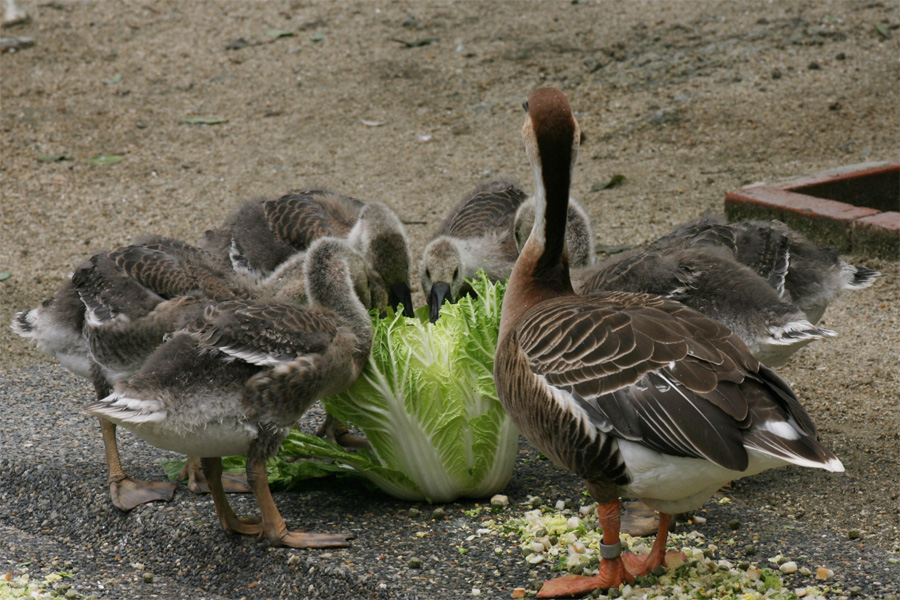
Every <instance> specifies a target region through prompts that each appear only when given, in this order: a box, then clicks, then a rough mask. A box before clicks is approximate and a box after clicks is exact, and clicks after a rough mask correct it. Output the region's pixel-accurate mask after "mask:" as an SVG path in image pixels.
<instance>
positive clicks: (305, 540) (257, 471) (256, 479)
mask: <svg viewBox="0 0 900 600" xmlns="http://www.w3.org/2000/svg"><path fill="white" fill-rule="evenodd" d="M247 481H249V482H250V489H252V490H253V494H254V496H256V502H257V504H259V512H260V514H261V515H262V533H261V535H265V537H266V539H268V540H269V543H270V544H272V545H273V546H290V547H291V548H345V547H347V546H349V545H350V540H352V539H353V538H354V537H356V536H355V535H353V534H350V533H309V532H303V531H289V530H288V528H287V525H286V524H285V522H284V519H283V518H282V517H281V513H280V512H278V507H277V506H275V500H274V499H273V498H272V492H271V490H270V489H269V477H268V474H267V473H266V464H265V462H262V461H253V460H250V459H249V458H248V459H247Z"/></svg>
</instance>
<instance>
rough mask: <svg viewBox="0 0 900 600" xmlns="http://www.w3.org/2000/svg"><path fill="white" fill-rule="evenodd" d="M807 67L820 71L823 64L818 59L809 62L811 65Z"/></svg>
mask: <svg viewBox="0 0 900 600" xmlns="http://www.w3.org/2000/svg"><path fill="white" fill-rule="evenodd" d="M806 68H807V69H809V70H810V71H818V70H819V69H821V68H822V65H820V64H819V63H817V62H816V61H812V62H811V63H809V66H807V67H806Z"/></svg>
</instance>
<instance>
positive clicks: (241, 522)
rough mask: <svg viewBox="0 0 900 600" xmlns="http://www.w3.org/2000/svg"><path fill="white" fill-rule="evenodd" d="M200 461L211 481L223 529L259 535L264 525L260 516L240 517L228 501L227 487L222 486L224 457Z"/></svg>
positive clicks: (210, 489)
mask: <svg viewBox="0 0 900 600" xmlns="http://www.w3.org/2000/svg"><path fill="white" fill-rule="evenodd" d="M200 462H201V464H202V466H203V474H204V475H205V476H206V481H207V482H208V483H209V493H210V495H211V496H212V499H213V504H215V506H216V515H218V517H219V523H221V524H222V529H224V530H225V531H227V532H228V533H241V534H244V535H258V534H260V533H262V530H263V527H262V525H261V524H260V519H259V517H250V518H249V519H239V518H238V516H237V515H236V514H235V513H234V509H232V508H231V505H230V504H229V503H228V498H226V497H225V488H224V487H223V486H222V459H221V458H219V457H214V458H201V459H200Z"/></svg>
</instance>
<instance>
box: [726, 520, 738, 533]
mask: <svg viewBox="0 0 900 600" xmlns="http://www.w3.org/2000/svg"><path fill="white" fill-rule="evenodd" d="M728 527H730V528H731V529H735V530H737V529H740V528H741V521H740V520H739V519H732V520H730V521H728Z"/></svg>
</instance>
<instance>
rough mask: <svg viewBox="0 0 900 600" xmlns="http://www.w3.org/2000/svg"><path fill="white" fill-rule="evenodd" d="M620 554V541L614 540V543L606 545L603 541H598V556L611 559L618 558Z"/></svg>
mask: <svg viewBox="0 0 900 600" xmlns="http://www.w3.org/2000/svg"><path fill="white" fill-rule="evenodd" d="M621 554H622V542H616V543H615V544H611V545H609V546H607V545H606V544H604V543H603V542H600V558H603V559H606V560H612V559H614V558H619V556H620V555H621Z"/></svg>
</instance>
